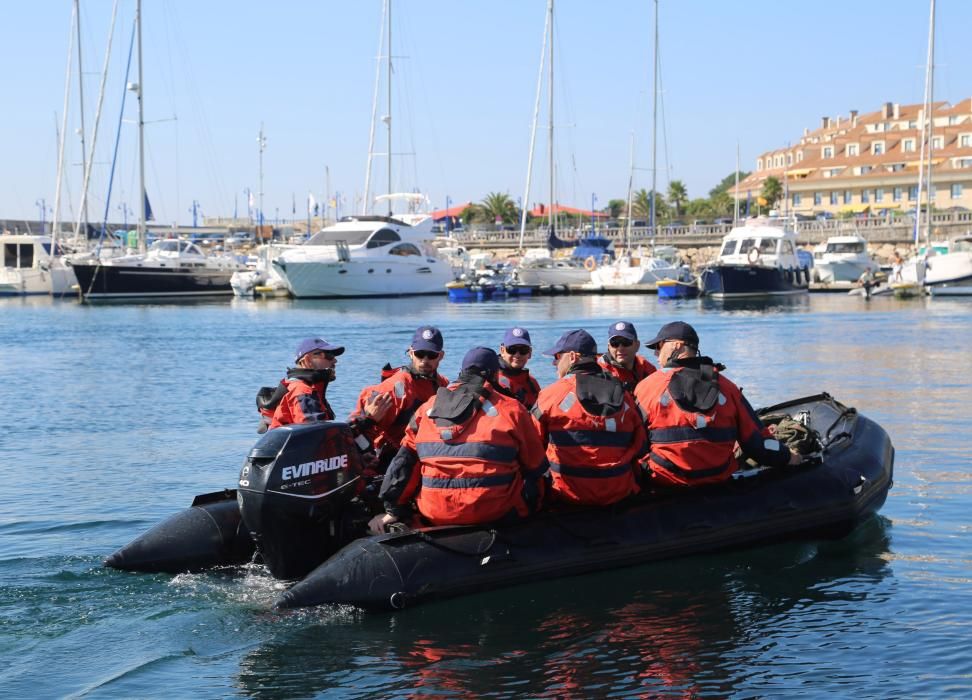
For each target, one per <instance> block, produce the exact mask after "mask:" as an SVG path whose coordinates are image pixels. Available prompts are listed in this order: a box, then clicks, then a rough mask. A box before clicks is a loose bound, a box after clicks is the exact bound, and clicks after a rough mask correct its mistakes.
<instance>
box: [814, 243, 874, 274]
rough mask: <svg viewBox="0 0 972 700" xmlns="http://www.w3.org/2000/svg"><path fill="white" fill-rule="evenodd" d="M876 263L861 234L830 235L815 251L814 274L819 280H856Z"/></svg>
mask: <svg viewBox="0 0 972 700" xmlns="http://www.w3.org/2000/svg"><path fill="white" fill-rule="evenodd" d="M868 268H872V269H875V268H876V263H875V262H874V261H873V260H871V256H870V255H868V252H867V240H866V239H865V238H864V237H863V236H861V235H859V234H856V233H855V234H849V235H848V234H844V235H840V236H830V237H829V238H828V239H827V240H826V242H824V243H821V244H820V245H818V246H816V247H815V248H814V251H813V276H814V278H815V279H816V281H817V282H822V283H824V284H832V283H834V282H856V281H857V280H859V279H860V277H861V275H863V274H864V272H865V271H867V269H868Z"/></svg>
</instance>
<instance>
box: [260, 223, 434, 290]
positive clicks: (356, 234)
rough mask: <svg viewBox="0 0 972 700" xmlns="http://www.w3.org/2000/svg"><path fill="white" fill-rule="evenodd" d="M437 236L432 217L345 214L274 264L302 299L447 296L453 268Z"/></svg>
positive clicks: (279, 257)
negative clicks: (435, 243)
mask: <svg viewBox="0 0 972 700" xmlns="http://www.w3.org/2000/svg"><path fill="white" fill-rule="evenodd" d="M434 238H435V236H434V235H433V234H432V219H431V218H430V217H428V216H423V215H402V216H399V217H394V218H393V217H388V216H346V217H344V218H342V219H341V220H340V221H339V222H338V223H336V224H334V225H333V226H328V227H327V228H325V229H323V230H321V231H319V232H318V233H316V234H314V236H312V237H311V238H310V240H308V241H307V242H306V243H304V244H303V245H301V246H297V247H295V248H293V249H292V250H288V251H285V252H284V253H283V254H281V255H280V256H278V257H277V258H276V259H275V260H274V261H273V265H274V268H275V269H276V270H277V271H278V272H279V273H280V275H281V277H282V278H283V280H284V282H285V283H286V285H287V288H288V289H290V293H291V294H293V295H294V296H295V297H297V298H307V297H318V298H321V297H372V296H407V295H414V294H444V293H445V291H446V288H445V286H446V284H447V283H448V282H450V281H451V280H452V279H453V274H452V266H451V265H450V264H449V263H448V262H447V261H445V260H443V259H442V258H440V257H439V256H438V255H437V254H436V251H435V249H434V248H433V247H432V240H433V239H434Z"/></svg>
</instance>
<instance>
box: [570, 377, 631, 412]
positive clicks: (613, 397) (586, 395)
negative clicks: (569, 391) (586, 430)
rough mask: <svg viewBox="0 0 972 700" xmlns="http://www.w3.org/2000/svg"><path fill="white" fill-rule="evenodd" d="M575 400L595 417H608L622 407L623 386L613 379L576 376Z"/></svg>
mask: <svg viewBox="0 0 972 700" xmlns="http://www.w3.org/2000/svg"><path fill="white" fill-rule="evenodd" d="M575 376H576V378H577V389H576V391H577V400H578V401H580V402H581V406H583V407H584V410H585V411H587V412H588V413H590V414H593V415H595V416H610V415H613V414H615V413H617V412H618V411H620V410H621V407H622V406H623V405H624V386H623V385H622V384H621V382H619V381H618V380H617V379H615V378H614V377H607V376H604V375H601V376H598V375H596V374H578V375H575Z"/></svg>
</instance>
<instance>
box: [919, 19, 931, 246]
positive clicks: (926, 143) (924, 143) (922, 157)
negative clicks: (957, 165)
mask: <svg viewBox="0 0 972 700" xmlns="http://www.w3.org/2000/svg"><path fill="white" fill-rule="evenodd" d="M934 61H935V0H931V2H930V10H929V17H928V57H927V59H926V61H925V95H924V104H923V105H922V113H921V151H920V154H919V158H918V194H917V196H916V197H915V246H916V247H917V245H918V239H919V236H920V233H921V195H922V190H923V189H924V188H923V185H924V186H926V187H927V190H928V194H927V195H926V197H925V199H926V205H925V221H926V224H925V239H926V241H927V240H928V239H929V238H930V235H931V231H930V229H931V153H932V124H933V119H932V113H931V112H932V101H933V100H934V84H933V80H934V75H935V70H934ZM925 120H927V122H928V126H927V127H926V126H925ZM926 152H927V157H926ZM926 163H927V179H926V178H925V172H926V171H925V166H926Z"/></svg>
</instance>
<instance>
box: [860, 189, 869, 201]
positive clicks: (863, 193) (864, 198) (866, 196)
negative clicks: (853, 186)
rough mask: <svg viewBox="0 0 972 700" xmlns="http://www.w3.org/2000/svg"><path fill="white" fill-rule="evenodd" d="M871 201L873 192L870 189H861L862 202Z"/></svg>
mask: <svg viewBox="0 0 972 700" xmlns="http://www.w3.org/2000/svg"><path fill="white" fill-rule="evenodd" d="M870 201H871V193H870V191H868V190H861V204H867V203H868V202H870Z"/></svg>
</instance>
